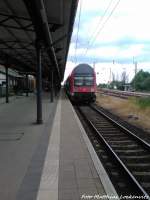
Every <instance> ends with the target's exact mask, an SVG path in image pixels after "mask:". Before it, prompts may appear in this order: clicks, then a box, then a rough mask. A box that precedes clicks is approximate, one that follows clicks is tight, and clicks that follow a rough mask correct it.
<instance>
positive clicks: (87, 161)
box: [0, 91, 117, 200]
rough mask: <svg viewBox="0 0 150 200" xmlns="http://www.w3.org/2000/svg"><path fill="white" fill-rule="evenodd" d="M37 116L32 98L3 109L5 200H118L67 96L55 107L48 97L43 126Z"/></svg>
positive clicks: (1, 180)
mask: <svg viewBox="0 0 150 200" xmlns="http://www.w3.org/2000/svg"><path fill="white" fill-rule="evenodd" d="M35 116H36V102H35V99H34V97H33V96H32V97H21V98H17V99H15V100H14V101H11V103H10V104H1V105H0V119H2V120H0V127H1V129H0V160H1V163H0V199H3V200H80V199H102V196H104V199H109V197H106V195H110V199H116V196H117V194H116V192H115V190H114V188H113V186H112V185H111V183H110V181H109V178H108V177H107V174H106V172H105V170H104V169H103V167H102V165H101V163H100V161H99V160H98V158H97V156H96V154H95V152H94V150H93V147H92V145H91V144H90V141H89V139H88V137H87V135H86V133H85V131H84V129H83V127H82V125H81V123H80V121H79V119H78V117H77V115H76V114H75V112H74V110H73V108H72V105H71V103H70V102H69V100H68V99H67V97H66V96H65V94H64V92H63V91H62V92H61V94H60V96H59V99H58V101H57V100H56V101H55V103H50V100H49V97H48V96H44V100H43V121H44V123H43V124H42V125H36V124H34V122H35ZM112 196H115V198H112Z"/></svg>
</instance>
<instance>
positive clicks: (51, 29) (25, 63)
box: [0, 0, 78, 81]
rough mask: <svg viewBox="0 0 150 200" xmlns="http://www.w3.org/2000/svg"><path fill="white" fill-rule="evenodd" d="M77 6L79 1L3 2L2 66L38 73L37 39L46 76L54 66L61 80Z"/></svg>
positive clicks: (0, 4) (0, 10)
mask: <svg viewBox="0 0 150 200" xmlns="http://www.w3.org/2000/svg"><path fill="white" fill-rule="evenodd" d="M77 4H78V0H0V64H4V65H8V66H9V67H10V68H12V69H13V68H14V69H16V70H18V71H22V72H33V73H34V72H36V49H35V40H36V39H37V38H38V39H39V40H40V41H41V42H42V67H43V69H42V70H43V77H46V76H47V74H48V72H49V71H50V70H51V68H52V67H53V68H54V72H55V73H56V77H57V76H58V77H60V79H59V80H60V81H61V80H62V79H63V76H64V70H65V65H66V59H67V54H68V49H69V43H70V38H71V34H72V29H73V23H74V18H75V13H76V9H77ZM41 6H42V7H41ZM41 8H42V9H41ZM42 20H43V21H42ZM45 28H46V29H45Z"/></svg>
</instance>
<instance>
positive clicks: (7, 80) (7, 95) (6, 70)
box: [5, 65, 9, 103]
mask: <svg viewBox="0 0 150 200" xmlns="http://www.w3.org/2000/svg"><path fill="white" fill-rule="evenodd" d="M5 72H6V103H9V79H8V66H7V65H6V66H5Z"/></svg>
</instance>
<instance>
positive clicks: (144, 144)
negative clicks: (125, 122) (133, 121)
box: [90, 105, 150, 151]
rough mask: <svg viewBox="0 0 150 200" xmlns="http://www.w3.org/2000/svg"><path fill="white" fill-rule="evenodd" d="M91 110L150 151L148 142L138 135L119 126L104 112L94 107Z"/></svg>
mask: <svg viewBox="0 0 150 200" xmlns="http://www.w3.org/2000/svg"><path fill="white" fill-rule="evenodd" d="M90 108H91V109H93V110H95V111H96V112H97V113H99V114H101V115H103V116H104V117H105V118H106V119H107V120H109V121H110V122H111V123H113V124H114V125H115V126H117V127H118V128H119V129H121V130H122V131H123V132H124V133H126V134H128V135H129V136H132V137H133V138H134V139H136V141H137V142H138V143H140V144H141V145H142V146H143V147H144V148H145V149H147V150H148V151H150V144H149V143H147V142H146V141H144V140H143V139H141V138H140V137H138V136H137V135H135V134H134V133H132V132H131V131H130V130H128V129H127V128H125V127H124V126H122V125H121V124H119V123H118V122H116V121H115V120H113V119H112V118H111V117H109V116H107V115H106V114H105V113H104V112H102V111H101V110H99V109H97V108H95V107H94V106H92V105H91V106H90Z"/></svg>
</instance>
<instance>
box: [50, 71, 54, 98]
mask: <svg viewBox="0 0 150 200" xmlns="http://www.w3.org/2000/svg"><path fill="white" fill-rule="evenodd" d="M50 73H51V77H50V83H51V85H50V87H51V89H50V92H51V102H53V101H54V85H53V81H54V80H53V73H54V72H53V68H52V70H51V72H50Z"/></svg>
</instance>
